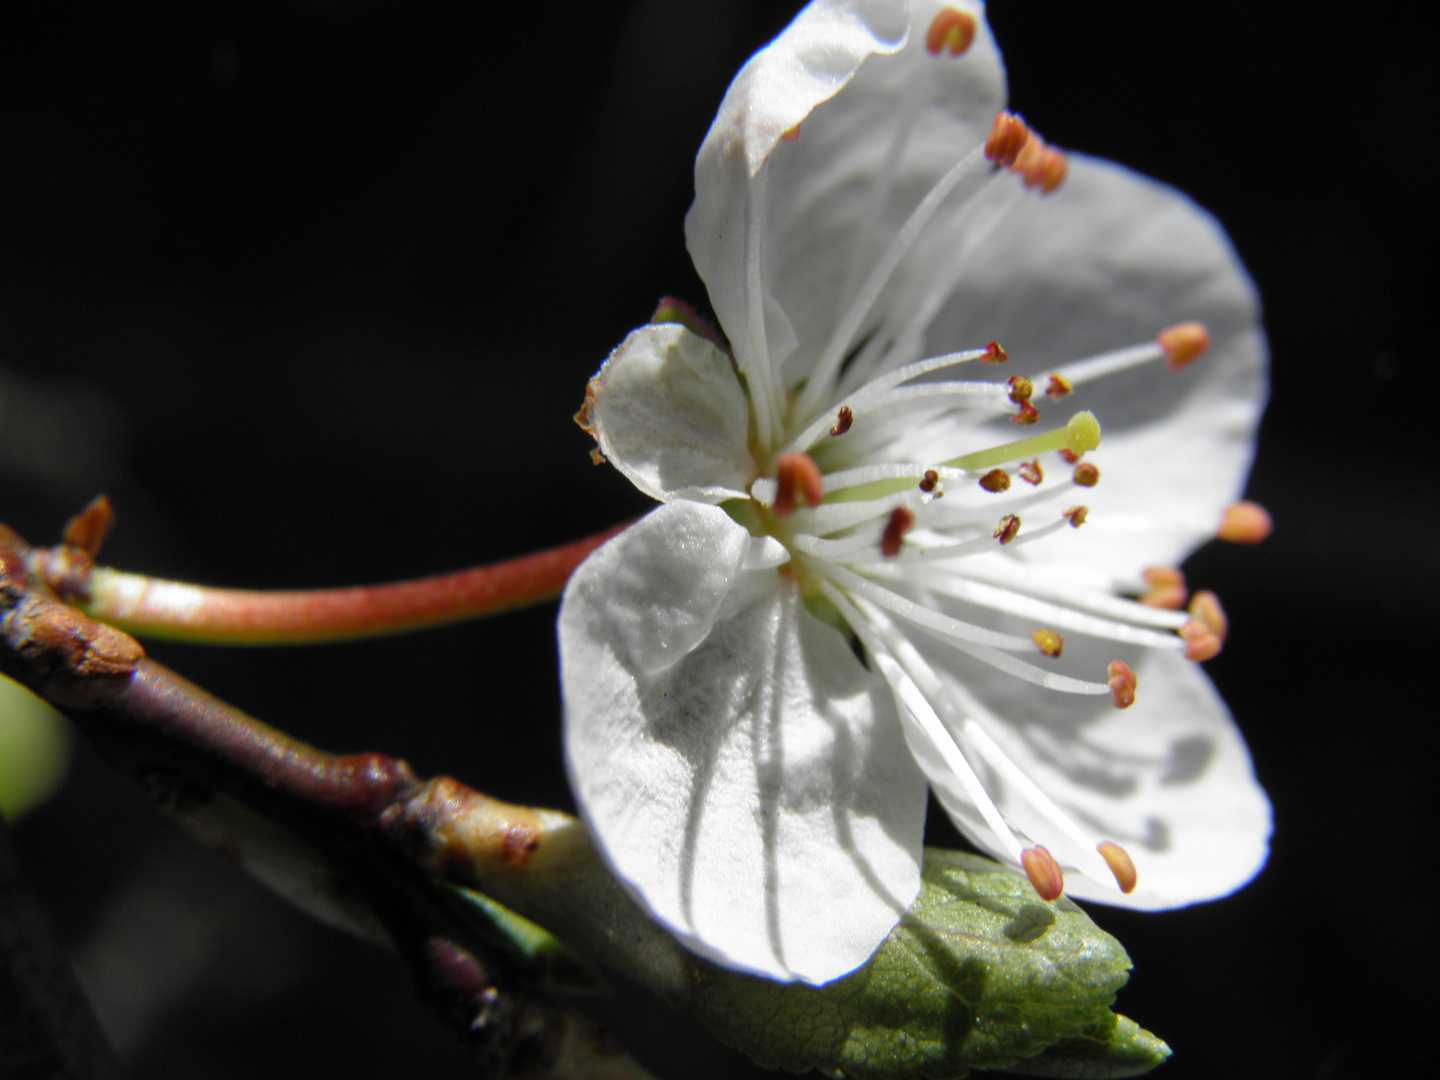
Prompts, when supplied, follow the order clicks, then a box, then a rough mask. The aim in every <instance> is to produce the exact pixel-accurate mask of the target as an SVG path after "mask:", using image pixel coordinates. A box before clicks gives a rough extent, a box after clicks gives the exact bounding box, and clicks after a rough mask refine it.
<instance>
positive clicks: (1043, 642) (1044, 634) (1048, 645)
mask: <svg viewBox="0 0 1440 1080" xmlns="http://www.w3.org/2000/svg"><path fill="white" fill-rule="evenodd" d="M1030 636H1031V637H1032V638H1034V639H1035V646H1036V648H1038V649H1039V650H1040V651H1041V652H1042V653H1044V654H1045V655H1046V656H1048V657H1050V658H1051V659H1052V660H1057V659H1059V657H1060V654H1061V653H1063V652H1064V651H1065V639H1064V638H1063V637H1061V636H1060V635H1059V634H1057V633H1056V632H1055V631H1054V630H1036V631H1035V632H1034V633H1033V634H1031V635H1030Z"/></svg>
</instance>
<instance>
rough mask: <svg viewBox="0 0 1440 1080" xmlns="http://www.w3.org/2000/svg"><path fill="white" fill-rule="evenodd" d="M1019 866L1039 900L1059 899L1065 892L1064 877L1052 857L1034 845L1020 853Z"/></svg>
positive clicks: (1037, 845)
mask: <svg viewBox="0 0 1440 1080" xmlns="http://www.w3.org/2000/svg"><path fill="white" fill-rule="evenodd" d="M1020 865H1021V866H1022V867H1024V868H1025V876H1026V877H1028V878H1029V879H1030V884H1031V885H1033V886H1034V887H1035V891H1036V892H1037V893H1039V894H1040V899H1041V900H1059V899H1060V896H1061V894H1062V893H1064V892H1065V875H1064V873H1063V872H1062V871H1061V870H1060V864H1059V863H1058V862H1056V861H1055V856H1054V855H1051V854H1050V852H1048V851H1046V850H1045V849H1044V848H1043V847H1041V846H1040V845H1039V844H1036V845H1035V846H1034V847H1032V848H1026V849H1025V850H1024V851H1022V852H1021V853H1020Z"/></svg>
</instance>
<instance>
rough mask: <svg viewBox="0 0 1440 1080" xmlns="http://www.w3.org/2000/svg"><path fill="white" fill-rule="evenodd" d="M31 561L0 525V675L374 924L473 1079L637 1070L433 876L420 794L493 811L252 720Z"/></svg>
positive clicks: (384, 761)
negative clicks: (473, 1064)
mask: <svg viewBox="0 0 1440 1080" xmlns="http://www.w3.org/2000/svg"><path fill="white" fill-rule="evenodd" d="M101 532H102V533H103V530H101ZM71 535H72V536H73V535H75V529H74V528H73V527H72V530H71ZM90 535H91V536H92V537H93V536H94V535H96V534H95V531H94V530H91V533H90ZM71 546H72V547H73V549H74V550H76V551H81V552H83V551H85V550H86V548H85V547H84V546H82V545H79V544H76V545H71ZM35 563H36V560H35V559H34V558H33V553H32V552H31V551H30V549H29V548H28V547H27V546H26V545H25V543H24V541H22V540H21V539H20V538H19V537H18V536H16V535H15V534H14V533H13V532H11V531H10V530H9V529H8V528H5V527H4V526H0V671H3V672H4V673H5V674H7V675H9V676H11V677H12V678H15V679H16V680H17V681H19V682H21V683H24V684H25V685H27V686H29V687H30V688H31V689H32V690H33V691H35V692H36V693H37V694H39V695H40V696H42V697H44V698H46V699H48V700H49V701H50V702H52V703H53V704H55V705H56V706H57V707H58V708H60V709H61V710H62V711H63V712H65V713H66V714H67V715H68V716H69V717H70V719H71V720H73V721H74V722H75V724H76V726H77V727H78V728H79V729H80V731H81V732H83V733H84V734H85V735H86V736H87V737H88V738H89V739H90V740H91V741H92V742H94V744H95V745H96V746H97V747H98V748H99V750H100V752H101V753H102V754H103V755H104V756H105V757H106V758H107V759H108V760H109V761H110V762H111V763H112V764H113V765H114V766H115V767H116V768H118V769H119V770H121V771H122V772H124V773H126V774H127V775H129V776H131V777H132V778H133V779H135V780H136V781H137V782H139V783H140V784H141V785H142V786H144V787H145V788H146V790H147V791H148V792H150V793H151V794H152V796H154V797H155V798H157V799H158V800H159V801H160V802H161V803H162V805H164V806H165V808H166V809H167V810H169V811H170V812H172V813H174V814H175V815H176V816H178V817H179V818H180V819H181V820H182V821H185V822H186V823H187V824H188V825H190V826H191V827H192V828H193V829H194V830H195V831H196V832H198V833H199V834H200V835H201V836H202V837H203V838H204V839H206V840H207V841H209V842H210V843H212V844H215V845H217V846H220V847H221V848H223V849H225V850H228V851H230V852H231V853H232V854H237V855H239V856H241V857H242V858H243V859H246V860H247V862H248V863H250V864H252V865H254V866H255V868H256V869H257V870H258V872H260V873H261V875H262V876H265V873H266V871H265V869H264V867H265V866H266V865H271V866H273V865H274V864H275V863H276V862H277V861H280V862H286V863H287V865H289V866H290V867H291V868H292V870H293V867H294V865H296V863H300V864H304V863H306V862H307V861H308V863H309V864H310V874H309V880H308V881H305V880H297V876H296V875H295V874H294V873H293V872H291V873H290V874H289V875H288V879H287V880H286V881H283V882H281V883H280V884H281V887H282V889H283V890H284V891H285V892H287V894H288V895H290V897H291V898H292V899H297V900H299V901H300V902H302V903H303V904H304V905H305V906H307V907H310V908H311V909H312V910H317V909H318V913H319V914H321V915H322V916H325V917H328V918H330V919H331V920H333V921H340V922H344V923H346V924H347V925H349V926H351V927H352V928H355V929H359V930H361V931H362V932H364V931H366V930H369V931H371V932H374V931H376V930H379V931H381V932H383V934H384V936H386V937H388V938H389V940H390V941H391V942H392V943H393V944H394V945H395V947H396V948H397V950H398V951H399V952H400V954H401V955H402V956H403V957H404V958H405V959H406V961H407V962H408V963H409V965H410V967H411V969H412V971H413V973H414V975H415V977H416V982H417V985H418V987H419V989H420V991H421V993H422V994H423V995H424V997H425V998H426V999H427V1001H428V1002H429V1003H430V1005H431V1006H432V1008H434V1009H435V1011H436V1012H437V1013H438V1014H439V1015H440V1016H441V1017H442V1018H443V1019H445V1020H446V1021H447V1022H448V1023H450V1024H451V1026H453V1027H454V1028H455V1029H456V1030H457V1031H458V1032H459V1033H460V1034H461V1035H462V1036H463V1037H464V1038H465V1039H466V1040H467V1042H468V1043H469V1045H470V1047H471V1049H472V1052H473V1054H474V1057H475V1059H476V1061H477V1064H478V1066H479V1068H480V1072H481V1074H482V1075H483V1076H486V1077H502V1076H505V1077H522V1076H524V1077H541V1076H548V1075H551V1071H552V1067H559V1066H560V1065H561V1064H563V1066H564V1068H565V1069H567V1070H568V1071H567V1072H566V1075H570V1076H577V1077H592V1078H594V1080H602V1078H604V1080H620V1078H630V1080H640V1078H642V1077H646V1076H647V1075H648V1074H646V1073H645V1072H644V1070H642V1069H641V1068H640V1067H639V1066H638V1065H636V1064H635V1063H634V1062H633V1061H632V1060H631V1059H630V1058H629V1057H628V1056H626V1055H624V1053H623V1052H621V1051H618V1050H617V1049H616V1048H615V1047H614V1046H613V1045H612V1044H610V1043H609V1042H608V1041H607V1040H606V1039H605V1038H604V1036H603V1035H602V1034H601V1033H600V1032H599V1031H598V1030H597V1029H595V1028H594V1026H593V1025H592V1024H590V1023H589V1022H588V1021H586V1020H585V1019H583V1018H582V1017H580V1016H579V1015H578V1014H577V1013H575V1012H574V1011H573V1010H571V1009H570V1008H568V1007H567V1006H565V1005H564V1004H563V1003H560V1002H557V1001H556V1000H554V999H553V998H552V997H551V996H550V995H548V994H547V993H546V992H545V990H544V988H543V987H541V986H538V985H537V984H536V980H535V978H534V977H533V976H532V974H531V973H530V972H528V971H527V970H526V967H525V964H524V963H523V961H522V960H521V959H520V958H519V957H518V956H516V955H511V954H510V953H508V952H506V951H505V950H504V949H502V948H497V947H496V944H495V943H494V942H493V941H492V940H490V939H489V938H487V937H486V936H485V934H484V932H483V931H482V930H481V929H480V928H478V927H477V924H476V920H475V919H474V918H473V916H470V915H469V914H468V913H467V911H466V909H465V907H464V906H463V901H461V900H460V899H459V898H458V896H457V894H455V892H454V891H453V890H452V889H451V888H450V887H449V886H448V885H447V884H446V883H445V882H444V881H443V880H441V878H440V877H439V876H438V875H437V874H435V873H434V871H433V854H434V852H436V851H439V850H441V849H443V848H444V847H445V846H446V844H447V841H446V839H445V838H444V836H443V835H442V833H443V830H444V828H445V827H446V825H447V822H446V821H445V820H444V816H443V815H441V814H437V813H434V812H433V808H434V807H435V806H438V805H441V803H439V802H437V801H436V800H435V799H433V798H431V797H430V793H431V792H432V791H433V790H435V788H436V785H439V786H440V788H441V789H443V790H445V791H447V792H454V791H456V790H457V789H458V790H460V791H463V792H464V793H465V794H466V798H464V799H459V800H452V802H453V804H454V805H455V807H456V808H457V810H458V809H459V808H461V806H462V805H463V806H465V807H468V808H470V809H472V810H473V807H474V805H475V803H476V801H477V800H478V801H479V802H482V803H484V804H486V805H487V806H489V807H490V810H489V813H490V819H491V820H499V819H500V817H501V815H502V814H503V807H504V804H500V803H495V802H493V800H486V799H485V797H484V796H481V795H479V794H478V793H476V792H471V791H469V789H467V788H464V787H463V785H459V784H457V783H456V782H455V781H453V780H449V779H447V778H439V779H438V780H434V781H430V782H429V783H424V782H422V781H421V780H420V779H419V778H418V777H416V775H415V774H414V772H413V771H412V770H411V769H410V767H409V766H408V765H406V764H405V762H403V761H400V760H398V759H395V758H391V757H386V756H385V755H382V754H373V753H371V754H355V755H346V756H338V755H334V754H328V753H325V752H323V751H320V750H317V749H315V748H313V747H310V746H307V745H305V744H304V743H301V742H299V741H297V740H295V739H292V738H290V737H289V736H287V735H285V734H284V733H283V732H280V731H277V730H275V729H274V728H271V727H268V726H267V725H265V724H263V723H261V722H260V721H258V720H256V719H254V718H253V717H250V716H247V715H246V714H244V713H243V712H241V711H239V710H238V709H235V708H234V707H233V706H230V705H228V704H226V703H225V702H222V701H220V700H218V699H217V698H214V697H212V696H211V695H210V694H208V693H206V692H205V691H204V690H202V689H201V688H199V687H198V686H195V685H194V684H192V683H190V682H188V681H187V680H185V679H184V678H182V677H181V676H179V675H177V674H176V673H174V672H173V671H170V670H169V669H168V668H166V667H164V666H162V665H161V664H158V663H156V662H155V661H153V660H151V659H149V658H148V657H146V656H145V654H144V650H143V649H142V648H141V647H140V645H139V644H138V643H137V642H136V641H135V640H134V639H133V638H130V637H129V636H128V635H127V634H125V633H124V632H122V631H120V630H117V629H115V628H114V627H111V626H107V625H105V624H103V623H100V622H97V621H95V620H94V619H91V618H89V617H87V616H86V615H84V614H82V613H81V612H78V611H76V610H75V609H73V608H71V607H69V606H67V605H65V604H64V603H62V602H61V601H60V600H59V599H58V598H57V597H56V596H55V594H54V593H53V592H52V591H51V589H50V588H49V586H48V584H47V583H46V582H45V581H43V580H40V579H39V578H38V577H37V576H35V575H32V574H31V573H30V570H29V568H30V566H32V565H34V564H35ZM416 805H424V806H430V807H432V812H431V813H430V814H429V815H428V816H427V815H425V814H418V813H417V812H416V811H415V810H414V809H413V808H414V807H415V806H416ZM511 809H513V810H514V811H515V812H516V814H517V815H520V816H521V817H523V814H522V813H521V812H520V811H519V808H511ZM528 822H529V818H524V819H523V820H521V821H520V822H519V824H516V825H513V826H512V827H502V828H501V829H500V832H499V834H498V835H499V836H501V837H502V840H501V848H502V849H503V848H504V843H505V841H504V839H503V838H504V837H508V836H510V835H511V833H512V832H515V830H516V829H518V830H519V831H518V832H515V835H516V836H520V837H522V838H523V837H524V836H530V835H531V833H530V832H527V830H528V829H529V828H530V826H529V824H528ZM257 826H258V827H257ZM275 826H279V827H280V828H279V829H276V828H275ZM451 827H452V828H453V826H451ZM525 843H526V842H522V843H521V847H520V848H519V849H516V850H517V851H519V850H521V849H523V848H525ZM282 847H283V848H286V850H284V851H283V852H279V855H278V857H277V850H278V849H279V848H282ZM304 877H305V875H304V874H302V875H300V878H304Z"/></svg>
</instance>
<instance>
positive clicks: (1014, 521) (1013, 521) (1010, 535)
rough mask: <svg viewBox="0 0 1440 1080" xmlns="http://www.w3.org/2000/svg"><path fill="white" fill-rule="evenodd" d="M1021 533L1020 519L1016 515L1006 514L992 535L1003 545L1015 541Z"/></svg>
mask: <svg viewBox="0 0 1440 1080" xmlns="http://www.w3.org/2000/svg"><path fill="white" fill-rule="evenodd" d="M1019 531H1020V519H1019V518H1018V517H1016V516H1015V515H1014V514H1006V515H1005V516H1004V517H1003V518H1001V519H1000V524H999V525H996V526H995V531H994V532H993V533H991V534H990V535H991V536H993V537H995V539H996V540H999V541H1000V543H1002V544H1008V543H1009V542H1010V541H1011V540H1014V539H1015V535H1016V534H1017V533H1018V532H1019Z"/></svg>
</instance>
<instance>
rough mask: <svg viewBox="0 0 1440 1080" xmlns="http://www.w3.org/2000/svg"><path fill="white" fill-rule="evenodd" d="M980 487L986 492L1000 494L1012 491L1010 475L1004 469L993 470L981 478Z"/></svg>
mask: <svg viewBox="0 0 1440 1080" xmlns="http://www.w3.org/2000/svg"><path fill="white" fill-rule="evenodd" d="M980 486H981V487H982V488H984V489H985V490H986V491H990V492H994V493H995V494H999V493H1000V492H1002V491H1009V490H1010V474H1009V473H1007V472H1006V471H1005V470H1004V469H991V470H990V471H989V472H987V473H986V474H985V475H984V476H982V477H981V478H980Z"/></svg>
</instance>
